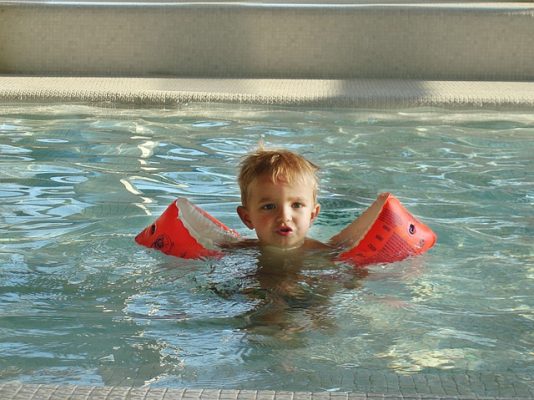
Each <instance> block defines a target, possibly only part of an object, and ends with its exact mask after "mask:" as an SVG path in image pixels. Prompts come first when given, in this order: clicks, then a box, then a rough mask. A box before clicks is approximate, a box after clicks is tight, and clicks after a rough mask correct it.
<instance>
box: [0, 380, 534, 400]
mask: <svg viewBox="0 0 534 400" xmlns="http://www.w3.org/2000/svg"><path fill="white" fill-rule="evenodd" d="M0 397H1V398H2V399H3V400H40V399H47V400H83V399H86V400H89V399H90V400H122V399H129V400H137V399H139V400H379V399H383V400H397V399H399V400H401V399H402V400H408V399H420V400H425V399H429V400H430V399H432V400H452V399H457V400H471V399H473V400H474V399H486V400H492V399H495V400H497V399H499V400H502V399H517V400H519V399H528V397H491V396H490V397H486V396H484V397H478V396H462V395H459V396H450V395H448V396H441V395H425V394H423V395H413V394H409V395H402V394H373V393H351V392H291V391H275V390H233V389H172V388H157V387H150V386H143V387H114V386H78V385H39V384H21V383H18V382H8V383H3V384H1V383H0Z"/></svg>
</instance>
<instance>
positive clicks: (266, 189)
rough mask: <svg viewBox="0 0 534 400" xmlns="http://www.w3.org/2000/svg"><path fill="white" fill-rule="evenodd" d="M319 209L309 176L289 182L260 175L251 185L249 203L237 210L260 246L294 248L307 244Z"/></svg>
mask: <svg viewBox="0 0 534 400" xmlns="http://www.w3.org/2000/svg"><path fill="white" fill-rule="evenodd" d="M319 210H320V206H319V205H318V204H316V203H315V200H314V196H313V185H312V182H311V181H310V180H309V179H302V180H299V181H296V182H292V183H287V182H285V181H277V182H273V181H272V180H271V178H270V177H268V176H260V177H257V178H255V179H254V180H253V181H252V183H251V184H250V185H249V187H248V199H247V206H246V207H238V209H237V212H238V214H239V216H240V217H241V220H242V221H243V222H244V224H245V225H246V226H248V227H249V228H250V229H254V230H255V231H256V235H257V236H258V239H259V241H260V244H261V245H263V246H275V247H279V248H283V249H291V248H296V247H300V246H302V245H303V244H304V241H305V239H306V234H307V233H308V230H309V229H310V226H311V224H312V222H313V220H314V219H315V218H316V217H317V215H318V214H319Z"/></svg>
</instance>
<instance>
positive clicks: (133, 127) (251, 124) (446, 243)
mask: <svg viewBox="0 0 534 400" xmlns="http://www.w3.org/2000/svg"><path fill="white" fill-rule="evenodd" d="M260 139H263V140H264V141H265V142H266V144H267V145H268V146H272V147H287V148H290V149H292V150H295V151H298V152H300V153H301V154H303V155H305V156H306V157H308V158H310V159H311V160H312V161H314V162H315V163H317V164H318V165H320V166H321V167H322V171H321V193H320V202H321V205H322V212H321V215H320V217H319V220H318V221H317V222H316V224H315V225H314V227H313V228H312V231H311V232H312V236H314V237H315V238H317V239H320V240H327V239H328V238H329V237H330V236H332V235H333V234H335V233H337V232H338V231H339V230H340V229H341V228H342V227H344V226H345V225H347V224H348V223H349V222H351V221H352V220H353V219H354V218H355V217H356V216H357V215H359V213H361V212H362V211H363V210H364V209H365V208H367V207H368V206H369V205H370V204H371V203H372V201H373V200H374V199H375V197H376V195H377V193H379V192H382V191H390V192H392V193H394V194H395V195H396V196H397V197H398V198H399V199H400V200H401V201H402V202H403V203H404V204H405V206H406V207H407V208H408V209H409V210H410V211H411V212H413V213H414V214H415V215H416V216H418V217H420V218H421V219H422V220H423V221H424V222H426V223H427V224H428V225H429V226H430V227H432V229H433V230H434V231H435V232H436V233H437V234H438V244H437V245H436V246H435V247H434V248H433V249H432V250H431V251H430V252H429V253H427V254H425V255H423V256H421V257H417V258H413V259H409V260H405V261H403V262H399V263H395V264H390V265H379V266H373V267H370V268H369V269H366V270H353V269H352V268H350V267H348V266H346V265H341V264H333V263H328V262H326V261H325V260H322V259H317V258H314V257H310V258H309V259H306V260H304V261H303V262H304V268H302V269H298V270H296V269H295V268H293V267H292V264H291V262H289V261H288V262H287V263H286V264H287V265H280V266H279V268H277V269H276V270H262V271H260V272H261V273H260V272H258V254H256V252H255V251H249V250H247V251H245V250H242V251H235V252H232V253H229V254H227V256H226V257H224V258H222V259H220V260H209V261H199V260H196V261H195V260H193V261H192V260H181V259H177V258H172V257H167V256H164V255H163V254H160V253H157V252H154V251H150V250H147V249H145V248H141V247H139V246H137V245H136V244H135V243H134V242H133V237H134V235H135V234H137V233H138V232H139V231H140V230H141V229H142V228H144V227H145V226H146V225H148V224H149V223H150V222H151V221H152V220H153V219H155V218H156V217H157V216H158V215H159V214H160V213H161V212H163V210H164V209H165V208H166V207H167V205H168V204H169V203H170V202H171V201H172V200H173V199H175V198H176V197H178V196H185V197H187V198H189V199H190V200H191V201H192V202H194V203H196V204H198V205H199V206H201V207H202V208H204V209H205V210H207V211H208V212H209V213H211V214H212V215H214V216H215V217H217V218H218V219H220V220H221V221H222V222H224V223H225V224H227V225H229V226H230V227H233V228H236V229H237V230H238V231H239V232H240V233H241V234H243V235H250V232H249V231H248V230H247V229H246V228H245V227H244V226H242V224H241V222H240V220H239V218H238V216H237V214H236V213H235V208H236V206H237V205H238V202H239V190H238V187H237V184H236V181H235V175H236V172H237V171H236V168H237V164H238V163H239V160H240V157H241V156H242V155H243V154H245V153H246V152H247V151H249V150H251V149H254V148H255V146H257V144H258V143H259V141H260ZM532 154H534V116H532V114H531V113H521V112H506V113H502V112H492V111H480V110H479V111H469V110H465V111H462V110H454V111H450V110H449V111H447V110H438V109H411V110H390V111H379V110H349V109H348V110H305V109H299V108H288V109H284V108H269V107H260V106H235V105H233V106H229V105H187V106H181V107H177V108H171V109H155V108H153V109H127V108H120V107H117V108H113V107H93V106H86V105H41V106H38V105H7V106H2V107H0V210H1V214H0V353H1V354H2V357H1V358H0V381H9V380H20V381H23V382H32V383H63V384H65V383H70V384H96V385H103V384H106V385H126V386H128V385H136V386H137V385H143V384H153V385H160V386H172V387H198V388H231V389H272V390H304V391H318V390H341V391H356V392H363V391H368V392H383V393H403V394H410V393H420V394H425V393H426V394H438V395H486V396H497V395H499V396H508V397H511V396H512V397H513V396H520V397H521V396H524V397H532V396H533V395H534V386H533V384H532V382H533V377H534V351H533V349H534V334H533V332H534V294H533V293H534V290H533V289H534V288H533V282H534V247H533V245H532V238H533V236H534V235H533V234H534V217H533V214H532V206H533V203H534V179H533V174H532V171H534V158H533V156H532ZM325 263H326V264H325Z"/></svg>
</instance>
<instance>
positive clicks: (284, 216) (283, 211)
mask: <svg viewBox="0 0 534 400" xmlns="http://www.w3.org/2000/svg"><path fill="white" fill-rule="evenodd" d="M278 218H279V219H280V220H281V221H284V222H287V221H291V207H281V208H280V214H279V215H278Z"/></svg>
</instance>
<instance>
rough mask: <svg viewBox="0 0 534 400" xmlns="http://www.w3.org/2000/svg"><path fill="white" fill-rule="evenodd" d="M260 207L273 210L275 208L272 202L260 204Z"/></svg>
mask: <svg viewBox="0 0 534 400" xmlns="http://www.w3.org/2000/svg"><path fill="white" fill-rule="evenodd" d="M261 209H262V210H274V209H275V205H274V204H264V205H262V206H261Z"/></svg>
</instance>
